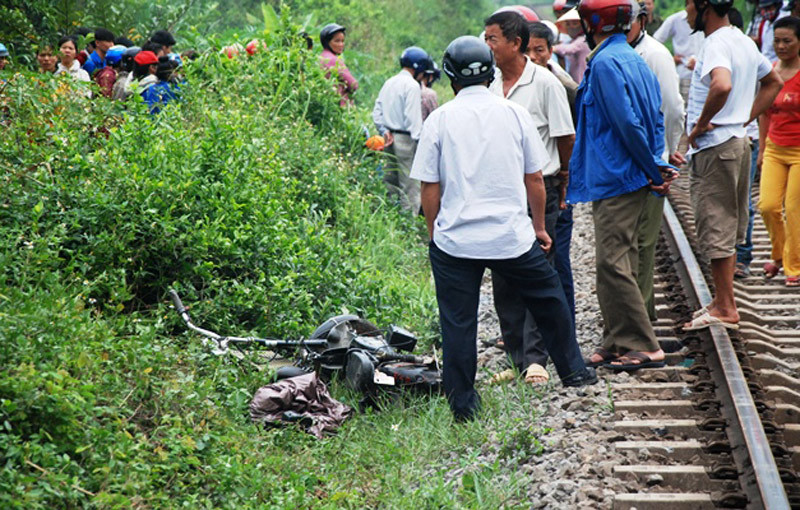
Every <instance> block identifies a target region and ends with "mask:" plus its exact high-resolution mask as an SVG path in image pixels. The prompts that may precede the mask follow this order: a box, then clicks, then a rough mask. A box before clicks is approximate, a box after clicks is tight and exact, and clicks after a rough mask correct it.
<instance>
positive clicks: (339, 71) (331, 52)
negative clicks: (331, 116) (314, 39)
mask: <svg viewBox="0 0 800 510" xmlns="http://www.w3.org/2000/svg"><path fill="white" fill-rule="evenodd" d="M346 30H347V29H346V28H345V27H343V26H341V25H337V24H336V23H330V24H328V25H325V26H324V27H323V28H322V30H321V31H320V33H319V42H320V43H322V55H320V57H319V64H320V66H322V68H323V69H325V70H327V71H328V73H327V74H326V75H325V77H326V78H330V76H331V73H333V72H335V73H336V78H337V79H338V80H339V85H338V86H337V87H336V90H337V91H338V92H339V95H340V96H342V100H341V101H340V102H339V104H340V105H341V106H351V105H352V104H353V100H352V99H351V98H350V94H352V93H354V92H355V91H356V90H358V81H357V80H356V79H355V78H353V75H352V74H350V70H349V69H348V68H347V65H346V64H345V63H344V57H343V56H342V53H344V39H345V31H346Z"/></svg>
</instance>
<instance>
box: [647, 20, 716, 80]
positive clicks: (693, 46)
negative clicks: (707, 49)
mask: <svg viewBox="0 0 800 510" xmlns="http://www.w3.org/2000/svg"><path fill="white" fill-rule="evenodd" d="M686 19H687V16H686V11H685V10H683V11H678V12H676V13H675V14H671V15H670V16H668V17H667V19H665V20H664V23H662V24H661V26H660V27H659V28H658V30H656V33H655V34H653V38H655V40H656V41H658V42H660V43H661V44H666V42H667V41H668V40H670V39H672V51H673V53H674V54H675V55H681V56H683V57H684V58H683V62H687V61H688V60H689V59H690V58H691V57H695V56H696V55H697V53H698V52H699V51H700V46H701V45H702V44H703V38H704V37H705V36H704V35H703V32H694V31H693V30H692V27H690V26H689V23H688V22H687V21H686ZM683 62H681V63H680V64H676V65H675V69H676V70H677V71H678V76H680V77H681V79H689V78H691V77H692V71H691V69H689V68H688V67H686V65H685V64H684V63H683Z"/></svg>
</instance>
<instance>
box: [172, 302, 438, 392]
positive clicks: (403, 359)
mask: <svg viewBox="0 0 800 510" xmlns="http://www.w3.org/2000/svg"><path fill="white" fill-rule="evenodd" d="M169 294H170V296H171V298H172V302H173V304H174V305H175V310H176V311H177V312H178V314H179V315H180V317H181V318H182V319H183V321H184V322H185V323H186V326H187V327H188V328H189V329H191V330H192V331H195V332H197V333H199V334H201V335H202V336H204V337H206V338H208V339H210V340H212V341H213V342H214V343H215V348H214V349H213V352H214V353H215V354H218V355H223V354H227V353H228V352H229V351H230V349H231V348H235V349H236V350H237V351H239V352H241V353H245V352H246V351H247V350H251V349H266V350H269V351H271V352H274V353H275V354H276V356H275V357H277V355H278V354H280V355H282V356H283V357H284V359H292V364H291V365H290V366H283V367H281V368H278V369H277V376H278V379H283V378H287V377H293V376H297V375H302V374H306V373H310V372H317V373H318V374H319V375H320V377H321V378H323V379H324V380H330V379H331V378H335V377H343V378H344V381H345V383H346V384H347V385H348V386H349V387H350V388H352V389H354V390H356V391H359V392H362V393H364V394H365V395H368V396H371V395H375V394H376V393H377V392H378V391H381V390H386V389H389V390H392V389H394V390H397V389H413V390H422V391H426V392H438V391H440V390H441V382H442V375H441V369H440V368H439V361H438V359H437V357H436V351H435V350H434V351H433V355H432V356H424V357H423V356H416V355H413V354H401V353H400V352H399V351H405V352H408V353H410V352H412V351H413V350H414V348H415V347H416V345H417V338H416V337H415V336H414V335H413V334H412V333H410V332H409V331H407V330H405V329H403V328H400V327H398V326H394V325H392V326H389V328H388V329H387V330H386V331H385V332H383V331H381V330H380V329H378V328H377V327H376V326H375V325H374V324H372V323H371V322H369V321H366V320H364V319H362V318H360V317H358V316H357V315H338V316H335V317H331V318H330V319H328V320H327V321H325V322H324V323H322V324H321V325H320V326H319V327H318V328H317V329H316V330H315V331H314V333H312V334H311V337H310V338H308V339H300V340H276V339H267V338H256V337H236V336H223V335H220V334H218V333H215V332H213V331H209V330H207V329H204V328H201V327H198V326H196V325H195V324H194V323H193V322H192V320H191V318H190V317H189V312H188V311H187V309H186V307H185V306H184V305H183V302H181V298H180V297H179V296H178V293H177V292H175V290H172V289H171V290H170V291H169ZM287 355H291V356H292V358H287Z"/></svg>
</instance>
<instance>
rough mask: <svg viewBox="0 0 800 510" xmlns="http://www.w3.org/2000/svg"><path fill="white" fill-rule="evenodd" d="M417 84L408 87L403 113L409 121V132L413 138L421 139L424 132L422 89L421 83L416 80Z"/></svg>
mask: <svg viewBox="0 0 800 510" xmlns="http://www.w3.org/2000/svg"><path fill="white" fill-rule="evenodd" d="M414 83H415V85H416V86H414V87H408V89H407V90H406V94H405V102H404V103H403V114H404V115H405V118H406V122H407V123H408V132H409V133H411V138H412V139H413V140H419V137H420V133H421V132H422V89H421V88H420V87H421V85H420V84H419V83H417V82H416V81H415V82H414Z"/></svg>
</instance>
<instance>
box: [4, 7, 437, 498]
mask: <svg viewBox="0 0 800 510" xmlns="http://www.w3.org/2000/svg"><path fill="white" fill-rule="evenodd" d="M296 33H297V27H292V26H290V25H289V24H288V21H287V20H286V19H284V20H283V25H282V28H281V29H280V30H279V31H277V32H275V33H274V34H273V35H272V37H271V38H270V39H269V40H268V43H269V45H270V49H269V51H266V52H262V53H260V54H258V55H256V56H255V57H252V58H247V57H240V58H237V59H232V60H231V59H227V58H226V57H223V56H221V55H219V54H218V53H212V54H207V55H205V56H204V57H203V58H202V59H200V60H199V61H197V62H196V63H194V64H193V65H191V66H189V67H188V68H187V69H186V80H187V83H186V85H185V86H184V87H183V90H184V94H183V98H182V100H181V101H180V102H179V103H174V104H171V105H169V106H167V107H166V108H165V109H163V111H162V112H161V114H159V115H157V116H151V115H149V114H148V113H147V111H146V108H145V105H143V104H141V102H140V101H133V102H131V103H128V104H125V105H121V104H119V103H113V102H110V101H106V100H104V99H102V98H101V99H94V100H88V99H86V98H85V96H84V94H83V91H82V90H81V88H82V87H83V86H82V85H81V84H76V83H74V82H71V81H69V80H66V79H53V78H49V79H47V78H41V77H34V76H30V75H24V74H17V75H14V76H12V77H10V78H9V82H8V84H7V85H6V87H5V88H4V89H3V90H4V91H3V93H2V95H0V108H2V110H0V115H2V117H0V119H2V122H3V125H4V136H3V137H0V167H1V168H2V178H3V183H2V186H3V191H4V193H3V195H2V198H0V366H2V367H3V370H2V373H0V430H2V432H0V507H3V508H26V509H27V508H56V507H60V508H72V507H77V506H94V507H102V508H127V507H131V506H137V507H151V508H162V507H168V506H181V505H186V506H189V507H223V506H224V507H229V508H240V507H242V506H243V505H251V506H258V505H259V504H263V505H266V506H278V507H286V508H294V507H298V506H308V505H309V503H310V502H311V501H314V500H315V498H316V497H317V496H316V495H315V493H314V490H315V487H316V485H317V484H318V483H319V480H320V479H321V477H322V476H324V475H320V477H317V476H316V475H312V474H310V472H308V471H302V470H300V471H296V470H297V466H296V465H284V463H283V461H282V460H281V457H280V456H274V455H272V454H270V452H267V451H260V449H261V442H262V439H260V437H259V433H258V432H257V431H256V429H255V428H254V427H253V426H251V425H250V424H249V423H248V420H247V419H246V417H245V410H246V403H247V402H248V400H249V398H250V395H251V394H252V392H253V391H254V390H255V389H256V388H257V387H258V386H259V385H261V384H263V383H264V381H265V380H266V376H265V374H263V373H260V372H257V371H252V370H249V369H243V368H242V367H239V366H238V365H236V364H231V363H230V362H229V361H227V360H226V359H221V358H217V357H214V356H211V355H210V354H209V353H208V352H207V350H206V349H205V348H204V347H203V346H202V345H200V344H199V342H198V341H197V339H196V338H195V337H194V336H191V335H187V334H183V333H181V331H182V328H181V327H180V325H179V321H178V320H177V319H176V317H174V316H173V315H172V314H171V313H170V311H169V310H168V308H167V307H166V304H165V294H166V291H167V289H168V288H169V287H171V286H176V287H178V288H179V289H180V290H181V291H182V293H183V296H184V298H185V300H186V302H187V303H192V304H193V305H194V306H193V315H194V316H195V318H196V319H197V320H198V321H199V322H202V323H204V324H208V325H211V326H213V327H216V328H220V329H223V330H225V331H229V332H244V331H247V330H252V331H255V332H257V333H259V334H261V335H274V336H301V335H307V334H308V333H310V331H311V330H313V328H314V327H315V326H316V325H317V324H318V323H320V322H321V321H322V320H324V319H325V318H326V317H327V316H329V315H333V314H337V313H341V312H342V310H343V309H349V310H350V311H353V312H357V313H360V314H362V315H364V316H366V317H368V318H370V319H372V320H373V321H375V322H377V323H379V324H387V323H388V322H390V321H394V322H398V323H402V324H405V325H407V326H411V327H412V328H414V329H417V330H421V331H423V330H426V329H429V326H431V325H432V324H433V322H432V321H433V317H434V303H433V300H432V291H431V289H430V284H429V277H428V272H427V269H426V265H425V261H424V243H422V242H420V240H421V233H422V230H423V227H422V223H421V222H420V221H419V219H415V218H411V217H410V216H408V215H406V214H403V213H402V212H400V211H399V209H398V208H396V207H395V206H394V205H393V204H390V203H386V200H385V198H384V193H383V189H382V186H381V184H380V178H379V177H378V176H377V175H376V171H375V169H376V167H377V165H378V162H379V158H378V156H377V155H375V154H374V153H369V152H367V151H366V150H365V149H363V147H362V146H363V135H362V134H361V126H360V124H359V123H358V120H357V114H356V112H353V111H346V110H342V109H341V108H340V107H339V106H338V98H337V97H336V95H335V93H334V92H333V87H332V85H331V83H330V82H328V81H326V80H325V79H324V78H323V76H322V74H321V72H320V71H319V69H318V68H317V63H316V58H315V57H314V56H313V55H312V54H309V53H308V52H307V51H305V50H303V49H301V48H300V47H301V43H300V41H298V40H297V39H296V37H295V35H294V34H296ZM300 437H302V436H300ZM301 444H302V443H301ZM298 477H300V478H301V479H298ZM305 477H308V478H305Z"/></svg>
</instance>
